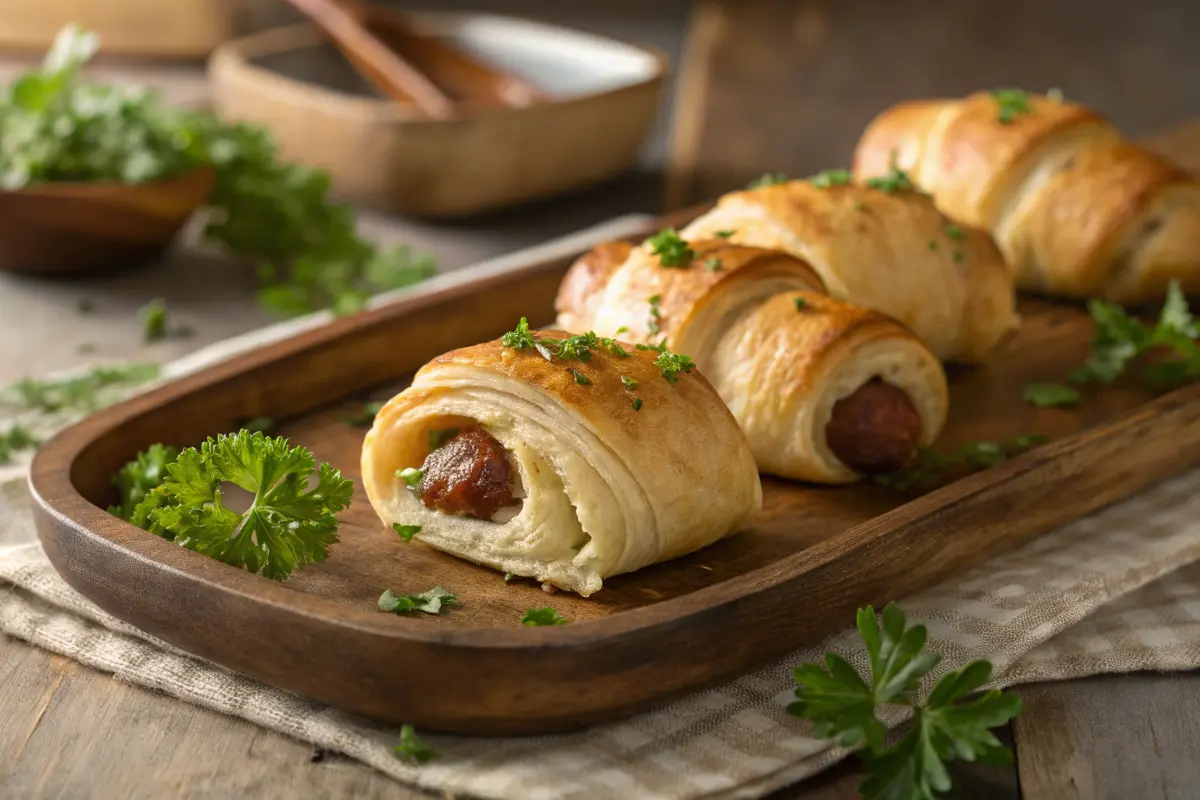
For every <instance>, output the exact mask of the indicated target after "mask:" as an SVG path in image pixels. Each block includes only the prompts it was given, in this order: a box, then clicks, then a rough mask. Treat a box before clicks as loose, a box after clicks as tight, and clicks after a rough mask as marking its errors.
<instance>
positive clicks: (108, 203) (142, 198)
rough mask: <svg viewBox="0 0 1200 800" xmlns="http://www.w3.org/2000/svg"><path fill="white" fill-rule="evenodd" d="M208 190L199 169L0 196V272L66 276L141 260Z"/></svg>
mask: <svg viewBox="0 0 1200 800" xmlns="http://www.w3.org/2000/svg"><path fill="white" fill-rule="evenodd" d="M212 186H213V172H212V169H211V168H208V167H203V168H200V169H194V170H192V171H190V172H186V173H184V174H183V175H180V176H178V177H175V178H170V179H168V180H162V181H155V182H153V183H143V184H135V185H128V184H122V183H43V184H36V185H33V186H28V187H26V188H24V189H20V190H17V191H7V192H6V191H0V269H4V270H8V271H10V272H30V273H43V274H44V273H56V274H64V275H65V274H71V273H83V272H93V271H98V270H105V269H112V268H114V267H121V266H125V265H127V264H133V263H136V262H139V261H144V260H146V259H148V258H151V257H153V256H155V255H158V254H159V253H160V252H162V251H163V250H165V249H166V248H167V246H168V245H170V244H171V242H172V240H174V238H175V236H176V234H178V233H179V230H180V228H182V227H183V225H184V223H186V222H187V220H188V218H189V217H190V216H191V215H192V213H193V212H194V211H195V210H196V209H197V208H198V207H199V206H200V205H201V204H202V203H204V202H205V201H207V200H208V197H209V195H210V193H211V192H212Z"/></svg>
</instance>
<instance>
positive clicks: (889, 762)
mask: <svg viewBox="0 0 1200 800" xmlns="http://www.w3.org/2000/svg"><path fill="white" fill-rule="evenodd" d="M882 617H883V618H882V623H881V621H880V620H879V619H878V618H877V617H876V616H875V609H874V608H872V607H871V606H867V607H866V608H863V609H859V611H858V619H857V623H858V631H859V634H860V635H861V636H862V639H863V643H864V644H865V645H866V648H867V656H868V661H869V664H870V670H869V675H868V677H867V678H865V679H864V678H863V677H862V676H861V675H859V673H858V671H857V670H856V669H855V668H854V667H853V666H852V665H851V664H850V662H849V661H847V660H846V659H844V658H843V657H842V656H840V655H837V654H836V653H830V654H828V655H826V656H825V663H824V664H801V665H800V666H798V667H796V668H795V670H794V671H793V678H794V679H795V681H796V701H795V702H794V703H792V704H791V705H790V706H788V711H789V712H790V713H792V714H794V715H795V716H798V717H804V718H805V719H808V720H811V721H812V724H813V734H814V735H816V736H818V737H819V738H822V739H832V740H833V741H835V742H836V743H837V744H839V745H841V746H842V747H859V746H862V745H865V746H866V752H865V754H864V760H865V761H866V767H867V776H866V778H865V779H864V780H863V782H862V783H861V784H860V785H859V787H858V791H859V793H860V794H861V795H862V796H863V797H864V798H869V799H870V800H882V798H895V799H896V800H930V799H931V798H933V797H935V796H936V795H937V794H938V793H940V792H945V791H948V790H949V789H950V788H951V783H950V776H949V774H948V773H947V771H946V763H947V762H949V761H952V760H954V759H963V760H965V761H980V762H983V763H988V764H1007V763H1012V753H1011V752H1010V751H1009V750H1008V748H1006V747H1005V746H1004V745H1003V744H1002V743H1001V742H1000V740H999V739H997V738H996V737H995V735H994V734H992V732H991V729H993V728H997V727H999V726H1001V725H1004V724H1006V723H1007V722H1008V721H1009V720H1011V719H1012V718H1013V717H1015V716H1017V715H1018V714H1019V713H1020V712H1021V701H1020V699H1018V698H1017V697H1016V696H1015V695H1010V694H1005V693H1003V692H1001V691H1000V690H998V689H992V690H990V691H987V692H984V693H982V694H981V695H979V696H977V697H975V698H974V699H971V700H966V699H965V698H966V697H967V696H968V695H971V694H973V693H974V692H976V691H977V690H978V689H980V687H982V686H983V685H984V684H986V683H987V682H988V680H989V679H990V678H991V675H992V665H991V663H990V662H987V661H973V662H971V663H970V664H967V665H966V666H964V667H961V668H959V669H956V670H951V671H950V672H947V673H946V674H945V675H943V676H942V677H941V678H940V679H939V680H938V681H937V683H936V684H934V686H933V690H932V691H931V692H930V693H929V696H928V698H927V699H926V700H925V702H924V703H921V704H918V703H917V698H916V693H917V690H918V689H919V687H920V683H921V680H922V679H923V678H925V677H926V676H927V675H928V674H929V672H930V671H931V670H932V669H933V668H934V667H936V666H937V664H938V662H940V661H941V656H940V655H939V654H937V653H933V652H930V651H928V650H925V649H924V648H925V642H926V639H927V632H926V630H925V626H923V625H914V626H913V627H911V628H910V627H908V622H907V619H906V618H905V615H904V612H903V611H901V610H900V608H899V607H898V606H896V604H895V603H891V604H889V605H888V606H887V607H886V608H884V609H883V615H882ZM885 706H902V707H905V708H910V709H912V710H913V722H912V724H911V725H910V726H909V728H908V730H907V732H906V733H905V734H904V736H903V737H902V738H901V739H900V740H899V741H898V742H896V743H895V744H894V745H892V746H891V747H887V746H886V744H887V727H886V725H885V724H884V723H883V722H882V721H880V719H879V715H878V713H879V711H880V710H881V708H882V707H885Z"/></svg>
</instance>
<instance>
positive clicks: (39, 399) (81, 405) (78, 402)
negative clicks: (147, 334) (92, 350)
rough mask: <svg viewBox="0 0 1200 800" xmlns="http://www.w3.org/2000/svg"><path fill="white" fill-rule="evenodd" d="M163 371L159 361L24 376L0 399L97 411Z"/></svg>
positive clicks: (45, 407) (26, 405)
mask: <svg viewBox="0 0 1200 800" xmlns="http://www.w3.org/2000/svg"><path fill="white" fill-rule="evenodd" d="M160 373H161V368H160V367H159V366H158V364H138V363H135V364H124V365H120V366H115V367H96V368H95V369H92V370H89V371H88V372H85V373H83V374H81V375H77V376H74V377H70V378H62V379H57V380H54V379H44V380H35V379H32V378H25V379H24V380H20V381H17V382H16V383H14V384H11V385H10V386H8V387H6V388H5V389H4V391H3V392H0V403H4V404H10V405H17V406H20V407H24V408H30V409H36V410H38V411H44V412H46V413H54V412H57V411H64V410H71V411H95V410H96V409H98V408H101V407H102V406H105V405H107V404H108V403H110V402H112V401H113V400H115V399H117V397H118V396H119V395H120V394H122V393H123V392H124V391H125V390H128V389H129V388H131V387H134V386H138V385H140V384H143V383H146V382H148V381H152V380H154V379H155V378H157V377H158V376H159V375H160Z"/></svg>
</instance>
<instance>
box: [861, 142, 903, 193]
mask: <svg viewBox="0 0 1200 800" xmlns="http://www.w3.org/2000/svg"><path fill="white" fill-rule="evenodd" d="M897 157H898V155H897V153H896V151H895V150H893V151H892V155H891V160H890V161H889V168H888V172H887V174H886V175H881V176H879V177H877V178H868V179H867V186H870V187H871V188H872V189H878V190H879V191H881V192H911V191H913V183H912V180H910V179H909V177H908V173H907V172H905V171H904V170H902V169H900V166H899V165H898V164H897V162H896V159H897Z"/></svg>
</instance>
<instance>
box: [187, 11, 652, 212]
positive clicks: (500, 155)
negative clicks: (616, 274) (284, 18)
mask: <svg viewBox="0 0 1200 800" xmlns="http://www.w3.org/2000/svg"><path fill="white" fill-rule="evenodd" d="M411 19H412V23H413V27H414V28H415V29H417V30H419V31H421V32H422V33H424V34H427V35H431V36H435V37H438V38H442V39H444V40H446V41H448V42H450V43H451V44H453V45H454V46H455V47H457V48H460V49H462V50H464V51H465V52H467V53H469V54H470V55H472V56H475V57H476V58H478V59H480V60H481V61H484V62H486V63H489V64H491V65H492V66H495V67H496V68H498V69H502V70H505V71H507V72H510V73H512V74H515V75H518V76H520V77H521V78H524V79H526V80H528V81H530V82H532V83H533V84H535V85H536V86H537V87H538V88H539V89H541V90H542V91H543V92H544V93H545V94H547V95H548V99H546V100H544V101H541V102H535V103H533V104H531V105H526V106H521V107H504V108H463V107H458V108H457V109H456V110H455V112H454V113H452V114H451V115H450V117H449V118H444V119H432V118H428V117H424V116H422V115H421V113H420V112H419V111H418V110H417V109H416V108H415V107H413V106H410V105H406V104H403V103H399V102H396V101H393V100H391V99H386V98H383V97H381V96H380V94H379V93H378V92H376V91H375V90H374V89H373V88H371V87H370V86H369V85H368V84H367V83H366V82H365V81H364V80H363V79H362V78H361V77H360V76H359V75H358V73H357V72H355V70H354V68H353V67H352V66H351V64H350V63H349V62H348V61H346V60H345V59H344V58H343V57H342V56H341V55H339V54H338V52H337V50H336V49H335V48H334V47H333V46H332V45H330V44H328V43H327V42H326V41H325V40H324V39H323V38H322V36H321V34H320V33H319V32H318V31H317V29H316V28H315V27H314V26H312V25H307V24H305V25H298V26H292V27H286V28H278V29H275V30H270V31H266V32H264V33H260V34H256V35H254V36H250V37H247V38H244V39H239V40H236V41H232V42H227V43H226V44H224V45H222V46H221V47H219V48H217V50H216V51H214V53H213V56H212V58H211V59H210V61H209V75H210V78H211V85H212V95H213V100H214V104H215V107H216V110H217V112H218V114H219V115H220V116H222V117H224V118H226V119H229V120H236V121H244V122H249V123H252V124H255V125H259V126H262V127H264V128H267V129H268V130H269V131H270V132H271V133H272V134H273V135H274V137H275V139H276V141H277V143H278V145H279V149H280V153H281V156H282V157H283V158H286V159H291V160H294V161H298V162H300V163H303V164H307V165H312V166H318V167H321V168H323V169H325V170H327V171H328V172H329V173H330V175H331V177H332V180H333V187H334V190H335V191H336V192H337V193H338V194H339V195H341V196H342V197H344V198H346V199H348V200H351V201H353V202H357V203H362V204H365V205H369V206H374V207H376V208H380V209H385V210H389V211H394V212H399V213H406V214H415V215H421V216H432V217H455V216H462V215H467V214H472V213H477V212H481V211H485V210H489V209H493V208H496V207H499V206H506V205H510V204H514V203H519V202H525V201H531V200H535V199H539V198H545V197H549V196H552V195H556V194H559V193H562V192H566V191H570V190H572V189H578V188H583V187H586V186H589V185H593V184H596V183H599V182H602V181H604V180H606V179H608V178H612V177H615V176H616V175H618V174H620V173H622V172H624V171H626V170H628V169H629V168H631V167H632V166H633V165H634V164H635V163H636V161H637V158H638V155H639V151H640V149H641V145H642V143H643V142H644V140H645V139H646V136H647V134H648V133H649V131H650V127H651V125H652V124H653V122H654V118H655V115H656V113H657V110H658V104H659V96H660V93H661V89H662V85H663V81H664V77H665V73H666V58H665V56H663V55H661V54H659V53H657V52H655V51H652V50H649V49H645V48H642V47H639V46H634V45H630V44H625V43H623V42H619V41H615V40H611V39H607V38H602V37H598V36H593V35H591V34H586V33H580V32H576V31H571V30H566V29H563V28H559V27H555V26H551V25H543V24H541V23H535V22H527V21H524V20H518V19H513V18H510V17H500V16H494V15H490V14H452V13H421V14H415V13H414V14H412V15H411Z"/></svg>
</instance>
